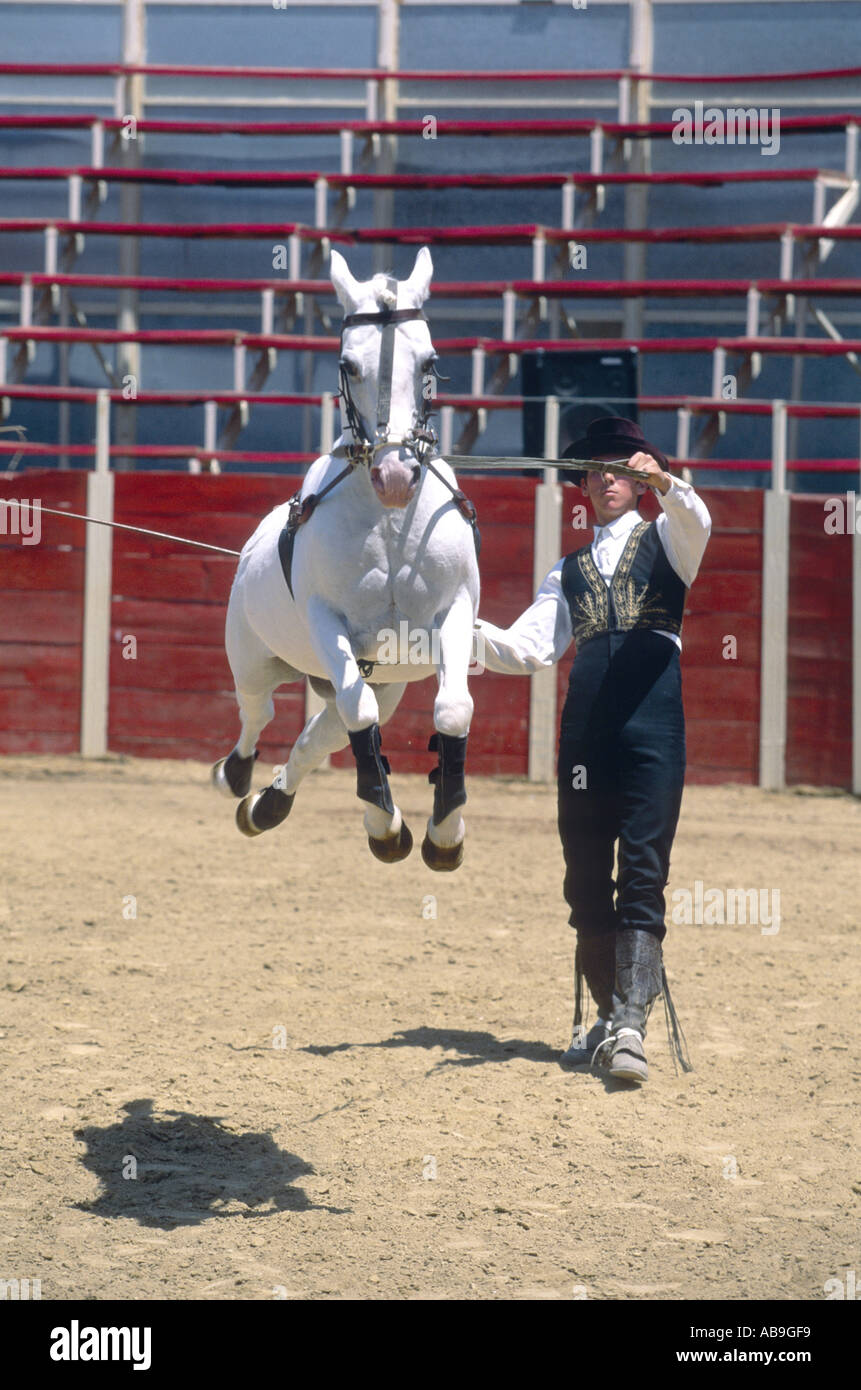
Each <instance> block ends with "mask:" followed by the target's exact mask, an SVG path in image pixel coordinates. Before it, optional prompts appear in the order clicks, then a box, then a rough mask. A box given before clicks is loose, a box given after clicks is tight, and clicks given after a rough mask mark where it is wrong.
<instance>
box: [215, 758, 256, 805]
mask: <svg viewBox="0 0 861 1390" xmlns="http://www.w3.org/2000/svg"><path fill="white" fill-rule="evenodd" d="M258 757H259V754H258V751H257V749H256V748H255V750H254V752H253V753H252V754H251V755H250V757H247V758H240V756H239V754H238V753H237V752H236V749H235V748H234V750H233V752H232V753H231V754H230V756H229V757H228V758H225V759H224V768H223V772H224V779H225V781H226V782H227V785H228V787H229V788H230V790H231V791H232V792H233V795H234V796H247V795H248V793H249V792H250V791H251V778H252V777H253V775H254V764H255V762H256V761H257V758H258Z"/></svg>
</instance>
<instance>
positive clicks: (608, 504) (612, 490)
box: [581, 454, 647, 526]
mask: <svg viewBox="0 0 861 1390" xmlns="http://www.w3.org/2000/svg"><path fill="white" fill-rule="evenodd" d="M601 457H602V460H604V461H608V460H612V459H614V458H615V457H616V455H614V454H602V456H601ZM646 486H647V484H646V483H635V482H634V480H633V479H632V478H617V477H616V476H615V474H614V473H613V472H612V470H608V472H607V473H606V474H604V473H587V474H586V481H585V483H582V484H581V489H582V492H583V496H584V497H588V498H589V500H590V502H591V503H592V506H593V508H594V511H595V517H596V520H597V522H598V525H599V526H607V525H609V523H610V522H611V521H615V520H616V517H618V516H623V515H624V514H625V512H630V511H633V509H634V508H635V507H636V505H637V499H638V498H640V497H642V495H643V493H644V492H645V491H646Z"/></svg>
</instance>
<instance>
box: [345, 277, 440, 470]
mask: <svg viewBox="0 0 861 1390" xmlns="http://www.w3.org/2000/svg"><path fill="white" fill-rule="evenodd" d="M386 285H387V288H388V290H389V291H390V293H391V294H393V295H394V296H395V297H397V292H398V282H397V280H395V279H394V277H393V276H387V277H386ZM411 319H420V320H421V321H422V322H423V323H426V322H427V319H426V318H425V315H424V314H423V313H422V311H421V309H380V310H378V311H377V312H376V313H367V314H347V316H346V318H345V319H344V321H343V323H342V324H341V347H342V349H343V345H344V330H345V329H347V328H355V327H358V326H359V325H360V324H367V323H378V324H380V325H381V327H382V330H383V331H382V334H381V339H380V364H379V370H378V373H377V424H376V430H375V432H374V438H373V439H369V438H368V435H367V432H366V430H365V426H364V423H363V421H362V417H361V415H360V414H359V411H358V410H357V408H356V403H355V401H354V400H353V395H352V391H351V390H350V379H349V377H348V375H347V370H346V367H345V366H344V363H343V360H341V361H340V362H339V366H338V380H339V384H340V388H341V399H342V400H343V402H344V413H345V415H346V417H347V424H348V426H349V428H350V431H351V433H352V435H353V443H352V444H348V445H346V446H345V448H344V452H345V454H346V455H347V457H348V458H349V459H350V460H351V462H352V463H353V464H354V465H355V464H359V463H365V464H368V465H370V464H372V463H373V461H374V458H375V456H376V455H377V454H378V453H379V452H380V451H381V450H382V449H389V448H391V447H392V446H397V447H400V448H405V449H407V450H409V452H410V453H412V454H414V455H415V457H416V459H417V461H418V463H419V464H420V465H422V464H425V463H426V462H427V460H428V458H429V457H430V456H432V455H433V454H434V453H435V451H436V445H437V437H436V431H435V430H434V429H433V427H432V426H431V425H429V423H428V416H429V415H430V408H429V403H428V401H427V400H424V399H423V404H422V409H421V414H420V416H419V419H418V423H417V424H415V425H413V427H412V429H411V430H409V432H408V433H407V434H405V435H401V436H400V437H396V436H393V435H391V434H390V433H389V415H390V413H391V408H392V368H393V364H394V358H395V329H396V328H397V326H398V324H399V323H408V322H409V321H410V320H411Z"/></svg>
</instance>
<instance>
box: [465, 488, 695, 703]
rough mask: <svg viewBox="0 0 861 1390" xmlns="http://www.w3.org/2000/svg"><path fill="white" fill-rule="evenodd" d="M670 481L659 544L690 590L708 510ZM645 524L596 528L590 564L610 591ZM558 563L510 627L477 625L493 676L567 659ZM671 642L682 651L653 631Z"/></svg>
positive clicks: (629, 521)
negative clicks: (637, 531)
mask: <svg viewBox="0 0 861 1390" xmlns="http://www.w3.org/2000/svg"><path fill="white" fill-rule="evenodd" d="M667 476H668V477H669V478H670V488H669V491H668V492H667V495H666V496H665V497H664V496H662V495H661V493H660V492H657V498H658V501H659V502H660V504H661V515H660V516H659V517H658V518H657V520H656V522H655V526H656V527H657V532H658V539H659V540H660V542H661V545H662V546H663V547H664V551H665V553H666V556H667V559H668V560H669V562H670V564H671V565H672V567H673V569H674V570H675V572H676V574H677V575H678V576H679V578H680V579H681V581H682V583H683V584H684V585H685V586H686V588H688V589H689V588H690V587H691V585H692V584H693V582H694V580H695V579H696V577H697V572H698V570H699V567H700V563H701V561H702V558H703V553H704V551H705V548H706V544H707V542H708V538H709V535H710V534H711V527H712V523H711V517H710V516H709V513H708V508H707V507H706V505H705V503H704V502H703V501H702V499H701V498H699V497H698V496H697V494H696V493H695V492H694V489H693V488H692V487H691V485H690V483H685V482H683V481H682V479H681V478H673V477H672V476H671V475H670V474H667ZM641 520H642V518H641V516H640V514H639V512H638V511H637V510H636V508H634V509H633V510H631V511H629V512H625V513H624V514H623V515H622V516H618V517H616V520H615V521H611V522H610V523H609V525H607V526H596V527H595V535H594V539H593V541H592V559H593V560H594V561H595V566H596V568H597V570H598V573H599V574H600V575H601V577H602V579H603V580H604V581H605V583H606V584H607V587H608V588H609V587H610V583H611V581H612V578H613V575H614V574H615V571H616V566H617V565H618V563H619V561H620V559H621V558H622V552H623V550H624V549H625V544H626V542H627V540H628V537H629V536H630V534H631V532H632V531H633V529H634V527H635V526H637V525H639V523H640V521H641ZM563 562H564V557H563V559H562V560H559V562H558V563H557V564H555V565H554V566H553V568H552V570H551V571H550V573H549V574H548V575H547V576H546V578H545V579H544V581H543V583H542V585H541V588H540V589H539V590H538V593H537V594H536V596H535V601H534V603H532V604H531V605H530V607H529V608H527V609H526V611H525V612H523V613H521V615H520V617H519V618H517V619H516V620H515V622H513V623H512V625H511V627H508V628H499V627H495V626H494V624H493V623H488V622H485V621H484V620H483V619H481V618H479V619H477V620H476V623H475V628H476V631H475V634H474V637H473V641H474V657H475V659H476V660H477V661H479V662H482V663H483V664H484V665H485V666H486V667H487V669H488V670H489V671H498V672H500V673H501V674H503V675H518V676H521V675H529V674H531V673H532V672H533V671H540V670H541V669H542V667H545V666H553V665H555V663H556V662H557V661H559V660H561V658H562V657H563V656H564V655H565V652H566V651H567V649H568V647H569V646H570V645H571V641H572V639H573V636H574V634H573V631H572V628H571V614H570V612H569V609H568V600H567V599H566V597H565V595H564V594H563V592H562V565H563ZM654 630H655V631H656V632H660V633H661V636H662V637H668V638H669V639H670V641H671V642H675V644H676V646H677V647H678V648H679V650H681V646H682V642H681V638H680V637H678V636H677V635H676V634H675V633H674V632H664V631H663V630H662V629H661V628H656V629H654Z"/></svg>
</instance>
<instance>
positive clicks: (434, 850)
mask: <svg viewBox="0 0 861 1390" xmlns="http://www.w3.org/2000/svg"><path fill="white" fill-rule="evenodd" d="M422 859H423V860H424V861H425V863H426V864H427V866H428V868H429V869H434V870H435V871H436V872H437V873H453V872H454V870H455V869H459V868H460V866H461V864H462V863H463V840H461V842H460V844H458V845H435V844H434V842H433V840H432V839H431V837H430V835H425V837H424V839H423V840H422Z"/></svg>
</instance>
